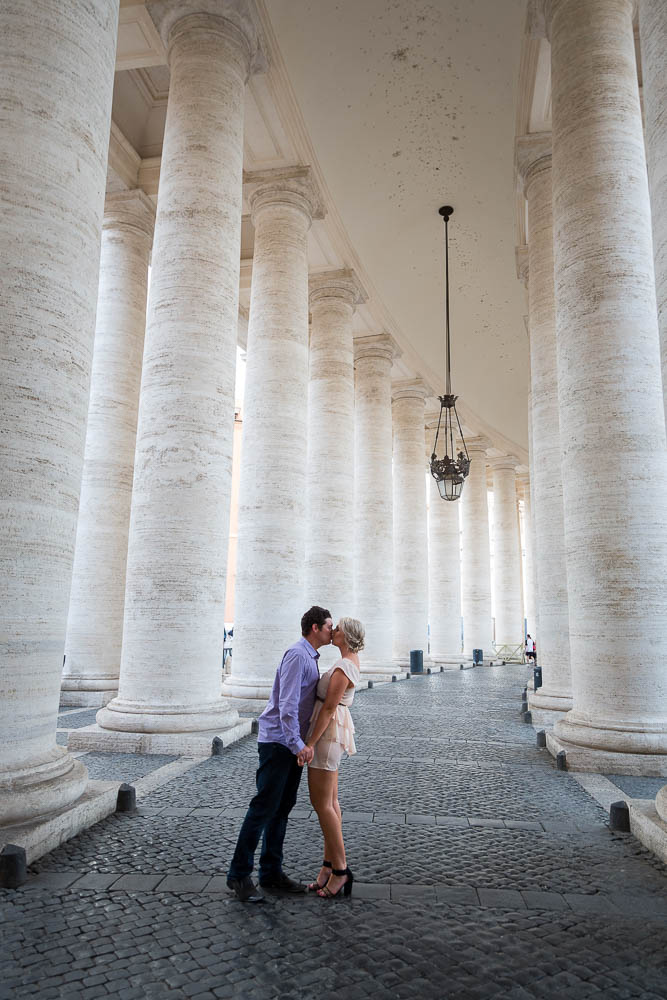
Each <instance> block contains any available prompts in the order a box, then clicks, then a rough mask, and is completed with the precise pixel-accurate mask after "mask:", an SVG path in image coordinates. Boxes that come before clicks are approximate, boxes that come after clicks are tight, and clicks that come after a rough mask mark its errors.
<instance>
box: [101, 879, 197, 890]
mask: <svg viewBox="0 0 667 1000" xmlns="http://www.w3.org/2000/svg"><path fill="white" fill-rule="evenodd" d="M207 882H210V879H209V877H208V875H167V876H166V878H164V879H163V880H162V881H161V882H158V884H157V885H156V887H155V888H156V889H159V891H160V892H201V890H202V889H203V888H204V886H205V885H206V884H207ZM116 888H117V886H116Z"/></svg>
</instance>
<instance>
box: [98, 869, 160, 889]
mask: <svg viewBox="0 0 667 1000" xmlns="http://www.w3.org/2000/svg"><path fill="white" fill-rule="evenodd" d="M163 878H164V875H140V874H137V873H132V874H130V875H122V876H121V877H120V878H119V879H118V881H117V882H114V883H113V885H112V886H111V888H112V889H113V891H114V892H116V891H117V890H119V889H122V890H123V891H125V892H146V891H147V890H149V889H154V888H155V887H156V886H157V884H158V883H159V882H161V881H162V879H163Z"/></svg>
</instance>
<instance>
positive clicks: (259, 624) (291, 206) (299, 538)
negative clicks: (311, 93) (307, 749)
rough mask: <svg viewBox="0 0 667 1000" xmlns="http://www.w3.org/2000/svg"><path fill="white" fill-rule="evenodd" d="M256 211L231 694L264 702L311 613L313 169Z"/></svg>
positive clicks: (271, 188) (286, 175)
mask: <svg viewBox="0 0 667 1000" xmlns="http://www.w3.org/2000/svg"><path fill="white" fill-rule="evenodd" d="M251 205H252V212H253V222H254V225H255V251H254V258H253V274H252V286H251V294H250V322H249V326H248V361H247V365H246V388H245V401H244V420H243V447H242V452H241V483H240V496H239V539H238V563H237V576H236V621H235V622H234V654H233V659H232V673H231V674H230V675H229V676H228V677H227V678H226V679H225V684H224V692H225V694H228V695H231V696H232V697H236V698H250V699H257V700H265V699H266V698H268V696H269V694H270V692H271V685H272V683H273V676H274V674H275V670H276V667H277V666H278V664H279V663H280V659H281V657H282V654H283V652H284V651H285V649H286V648H287V647H288V646H289V645H290V644H291V643H292V642H293V641H294V634H295V629H298V625H299V621H300V619H301V616H302V614H303V612H304V611H305V610H306V607H305V606H304V585H305V554H306V460H307V429H308V425H307V411H308V259H307V247H308V230H309V228H310V224H311V219H312V217H313V214H314V213H315V214H321V208H320V207H319V201H318V195H317V192H316V190H315V187H314V185H313V182H312V178H311V175H310V172H309V170H308V168H294V169H290V170H278V171H266V172H265V173H264V172H262V173H261V175H259V179H258V181H257V182H256V186H255V189H254V191H253V194H252V196H251ZM350 457H351V456H350Z"/></svg>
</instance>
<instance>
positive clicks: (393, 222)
mask: <svg viewBox="0 0 667 1000" xmlns="http://www.w3.org/2000/svg"><path fill="white" fill-rule="evenodd" d="M257 6H258V9H259V13H260V17H261V19H262V22H263V30H264V33H265V36H266V40H267V49H268V55H269V65H268V70H267V73H266V74H262V75H258V76H255V77H253V78H252V79H251V81H250V84H249V87H248V91H247V99H246V125H245V137H244V140H245V150H244V168H245V169H246V170H255V169H262V168H266V167H271V166H279V165H283V164H291V163H310V164H311V165H312V166H313V169H314V170H315V174H316V177H317V180H318V182H319V184H320V186H321V187H322V188H323V191H324V194H325V201H326V202H327V205H328V213H327V216H326V218H325V219H324V220H323V221H321V222H315V223H314V225H313V229H312V234H311V239H310V247H309V266H310V268H311V270H312V271H317V270H324V269H327V268H331V267H343V266H345V267H353V268H355V269H356V270H357V272H358V274H359V277H360V279H361V281H362V283H363V284H365V286H366V288H367V290H368V292H369V301H368V302H367V303H366V304H365V305H364V306H361V307H360V308H359V309H358V310H357V315H356V317H355V329H356V330H357V331H358V332H362V331H371V332H373V331H379V330H382V329H386V330H388V331H389V332H390V333H392V334H393V335H394V336H395V337H396V339H397V340H398V341H399V343H400V345H401V348H402V351H403V354H402V357H401V358H400V360H398V361H397V362H396V363H395V365H394V376H395V377H397V378H401V377H405V376H406V375H409V374H411V373H413V372H418V373H419V374H421V375H422V376H423V377H425V378H426V380H427V381H428V383H429V384H430V385H431V386H432V387H433V389H434V391H436V392H442V391H444V384H443V383H444V360H443V359H444V344H443V306H444V282H443V258H444V251H443V226H442V221H441V219H440V217H439V216H438V214H437V209H438V207H439V206H440V205H442V204H446V203H448V204H451V205H453V206H454V208H455V212H454V216H453V219H452V222H451V224H450V234H451V241H450V247H451V274H452V338H453V345H452V353H453V368H454V380H453V381H454V385H453V388H454V390H455V391H456V392H457V393H458V394H459V396H460V397H461V404H462V406H461V409H462V412H463V414H464V418H465V423H466V425H467V426H468V427H469V428H471V429H472V430H473V431H475V432H476V433H486V434H487V435H489V436H491V437H493V438H494V444H498V445H499V447H500V448H501V449H502V450H503V451H514V452H515V453H516V454H517V455H518V456H522V457H524V460H525V449H526V448H527V431H526V408H527V391H528V340H527V336H526V331H525V324H524V319H523V317H524V315H525V313H526V302H525V292H524V289H523V286H522V285H521V284H520V282H519V281H518V280H517V278H516V270H515V260H514V248H515V242H516V240H517V236H518V237H519V238H520V237H521V234H520V233H519V234H517V233H515V214H514V213H515V206H516V200H515V191H514V171H513V162H514V161H513V157H514V132H515V105H516V91H517V86H518V80H519V68H520V53H521V43H522V37H523V29H524V22H525V12H526V0H433V2H426V0H410V2H407V0H389V2H388V0H257ZM164 63H165V55H164V49H163V48H162V47H161V42H160V40H159V37H158V36H157V35H156V33H155V32H154V29H153V26H152V22H151V20H150V17H149V15H148V12H147V10H146V9H145V7H144V5H143V3H142V2H141V0H121V29H120V32H119V45H118V61H117V69H118V72H117V73H116V85H115V89H114V106H113V119H114V129H113V132H112V145H111V147H110V166H112V167H113V169H110V182H109V184H110V187H109V189H112V188H113V187H114V186H115V185H117V184H129V185H130V186H134V185H135V184H139V185H140V186H143V187H144V190H146V191H147V193H149V194H151V195H152V196H155V194H156V193H157V176H158V173H159V156H160V153H161V147H162V136H163V132H164V121H165V114H166V102H167V93H168V86H169V71H168V69H167V67H166V65H164ZM112 153H113V156H112ZM252 243H253V231H252V226H251V224H250V220H249V218H247V217H246V218H245V219H244V225H243V234H242V257H243V258H246V259H247V260H246V262H245V263H244V264H243V266H242V275H241V302H242V305H243V304H245V305H246V306H247V300H248V293H249V282H250V277H251V261H250V259H249V258H251V256H252Z"/></svg>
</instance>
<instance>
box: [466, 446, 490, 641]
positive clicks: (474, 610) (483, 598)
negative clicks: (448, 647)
mask: <svg viewBox="0 0 667 1000" xmlns="http://www.w3.org/2000/svg"><path fill="white" fill-rule="evenodd" d="M466 445H467V447H468V454H469V455H470V472H469V473H468V478H467V479H466V481H465V484H464V486H463V492H462V494H461V501H460V502H461V504H462V507H461V519H462V527H463V550H462V551H463V558H462V560H461V605H462V608H463V650H464V652H465V654H466V656H472V651H473V649H483V650H484V658H485V659H486V658H487V657H488V658H491V657H492V656H493V642H492V629H491V555H490V546H489V502H488V496H487V485H486V461H487V459H486V449H487V448H488V447H489V446H490V445H489V441H487V440H486V439H485V438H481V437H477V438H471V440H467V439H466Z"/></svg>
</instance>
